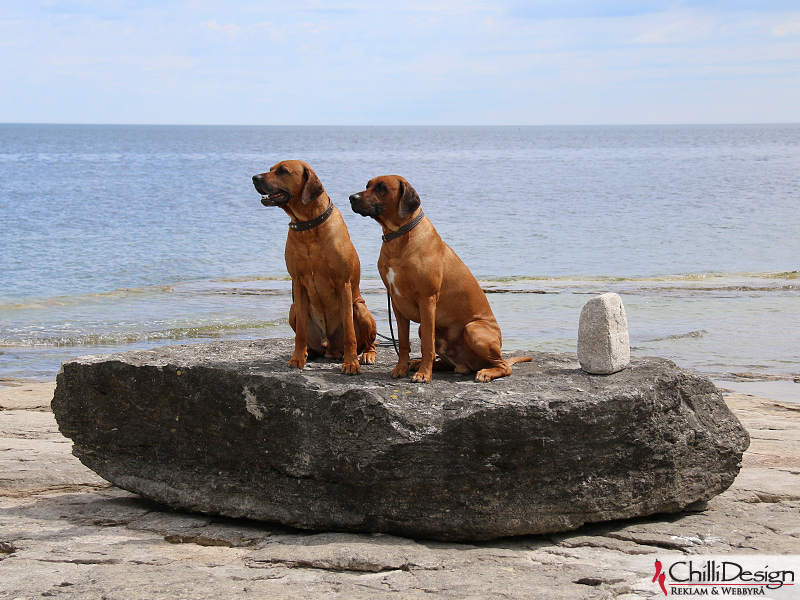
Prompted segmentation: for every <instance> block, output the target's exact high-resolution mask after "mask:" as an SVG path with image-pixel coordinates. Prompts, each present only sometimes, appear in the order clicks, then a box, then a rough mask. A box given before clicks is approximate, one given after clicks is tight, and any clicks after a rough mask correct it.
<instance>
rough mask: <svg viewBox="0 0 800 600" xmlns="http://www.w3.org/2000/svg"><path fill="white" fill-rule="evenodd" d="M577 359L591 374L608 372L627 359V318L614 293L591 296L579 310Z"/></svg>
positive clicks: (619, 369) (629, 354) (623, 364)
mask: <svg viewBox="0 0 800 600" xmlns="http://www.w3.org/2000/svg"><path fill="white" fill-rule="evenodd" d="M578 362H580V364H581V368H582V369H583V370H584V371H586V372H587V373H592V374H593V375H610V374H611V373H616V372H617V371H621V370H622V369H624V368H626V367H627V366H628V365H629V364H630V362H631V344H630V340H629V338H628V319H627V317H626V316H625V307H624V306H623V305H622V299H621V298H620V297H619V295H617V294H613V293H608V294H601V295H599V296H595V297H594V298H592V299H591V300H589V301H588V302H587V303H586V304H585V305H584V307H583V309H582V310H581V316H580V320H579V322H578Z"/></svg>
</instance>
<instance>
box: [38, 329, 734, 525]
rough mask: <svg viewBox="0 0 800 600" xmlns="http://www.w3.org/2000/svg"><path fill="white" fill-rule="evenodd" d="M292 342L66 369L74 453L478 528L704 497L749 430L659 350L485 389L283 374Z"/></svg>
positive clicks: (119, 470) (320, 504) (359, 514)
mask: <svg viewBox="0 0 800 600" xmlns="http://www.w3.org/2000/svg"><path fill="white" fill-rule="evenodd" d="M291 348H292V342H291V341H290V340H265V341H258V342H216V343H210V344H197V345H188V346H173V347H168V348H161V349H157V350H152V351H137V352H127V353H124V354H117V355H110V356H89V357H83V358H80V359H76V360H72V361H69V362H67V363H65V364H64V366H63V369H62V372H61V373H60V374H59V375H58V383H57V387H56V392H55V397H54V399H53V404H52V407H53V411H54V412H55V415H56V417H57V420H58V424H59V428H60V430H61V432H62V433H63V434H64V435H66V436H68V437H70V438H72V439H73V441H74V449H73V453H74V454H75V455H76V456H77V457H78V458H80V460H81V461H82V462H83V463H84V464H85V465H86V466H88V467H89V468H91V469H93V470H94V471H95V472H97V473H98V474H99V475H101V476H102V477H104V478H105V479H107V480H108V481H110V482H112V483H113V484H115V485H117V486H119V487H121V488H124V489H126V490H129V491H132V492H135V493H137V494H140V495H142V496H144V497H147V498H150V499H152V500H156V501H158V502H161V503H164V504H167V505H169V506H172V507H176V508H182V509H189V510H193V511H200V512H207V513H217V514H223V515H228V516H235V517H242V516H243V517H250V518H253V519H261V520H267V521H274V522H280V523H284V524H288V525H293V526H296V527H300V528H306V529H324V530H338V531H362V532H363V531H371V532H387V533H394V534H399V535H404V536H410V537H421V538H432V539H440V540H479V539H491V538H497V537H501V536H508V535H520V534H537V533H549V532H557V531H566V530H569V529H573V528H576V527H579V526H580V525H581V524H583V523H586V522H598V521H605V520H611V519H623V518H628V517H636V516H643V515H650V514H654V513H661V512H675V511H680V510H681V509H683V508H684V507H686V506H688V505H690V504H692V503H695V502H698V501H704V500H708V499H710V498H712V497H713V496H715V495H717V494H719V493H721V492H723V491H724V490H725V489H727V488H728V486H730V484H731V483H732V482H733V480H734V478H735V477H736V474H737V473H738V471H739V467H740V460H741V456H742V453H743V452H744V450H745V449H746V448H747V446H748V443H749V439H748V435H747V433H746V431H745V430H744V429H743V428H742V426H741V424H740V423H739V421H738V420H737V419H736V418H735V417H734V416H733V415H732V414H731V413H730V411H729V410H728V409H727V407H726V406H725V403H724V402H723V400H722V397H721V395H720V393H719V392H718V391H717V389H716V388H715V387H714V385H713V384H712V383H711V382H710V381H709V380H708V379H706V378H703V377H699V376H697V375H695V374H693V373H691V372H688V371H685V370H682V369H680V368H678V367H676V366H675V365H674V364H673V363H671V362H669V361H667V360H662V359H655V358H645V359H637V360H634V361H633V362H632V364H631V366H630V368H628V369H626V370H625V371H622V372H619V373H616V374H614V375H609V376H607V377H602V378H598V377H593V376H591V375H588V374H586V373H584V372H583V371H582V370H581V369H580V367H579V364H578V362H577V358H576V355H575V354H549V353H536V352H533V353H526V354H530V355H532V356H533V362H531V363H525V364H518V365H517V366H516V367H515V368H514V374H513V375H512V376H510V377H505V378H502V379H498V380H496V381H493V382H491V383H489V384H477V383H474V382H473V381H472V379H471V378H465V377H461V376H458V375H455V374H448V373H442V372H436V373H434V380H433V382H432V383H430V384H425V385H421V384H412V383H411V381H410V379H404V380H393V379H391V378H390V377H389V374H388V373H389V370H390V366H391V365H392V364H393V363H394V361H395V359H394V355H393V353H392V354H390V353H389V351H388V350H386V349H383V348H381V349H380V350H379V356H378V359H379V362H378V364H377V366H375V367H365V369H364V373H363V374H362V375H360V376H359V377H356V378H351V377H343V376H341V375H340V374H339V366H338V365H337V364H336V363H335V361H325V360H323V361H312V362H310V363H309V364H308V365H307V367H306V369H305V370H304V371H302V372H300V371H297V370H290V369H288V368H287V367H286V362H287V360H288V357H289V355H290V354H291Z"/></svg>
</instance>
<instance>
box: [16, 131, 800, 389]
mask: <svg viewBox="0 0 800 600" xmlns="http://www.w3.org/2000/svg"><path fill="white" fill-rule="evenodd" d="M284 158H299V159H302V160H305V161H306V162H308V163H309V164H311V166H312V167H313V168H314V169H315V170H316V172H317V174H318V175H319V176H320V179H321V180H322V182H323V184H324V185H325V187H326V190H327V191H328V193H329V194H330V195H331V197H332V199H333V201H334V202H335V203H336V204H337V205H338V206H339V208H340V209H341V210H342V212H343V214H344V217H345V220H346V221H347V224H348V227H349V229H350V234H351V237H352V238H353V241H354V243H355V245H356V248H357V250H358V252H359V255H360V257H361V262H362V271H363V277H364V282H363V288H364V291H365V298H366V300H367V303H368V305H369V306H370V308H371V309H372V310H373V312H374V313H375V315H376V319H377V320H378V321H379V331H381V332H382V333H388V325H386V314H387V312H386V306H385V302H386V301H385V296H384V295H383V288H382V285H381V283H380V280H379V278H378V273H377V268H376V261H377V256H378V252H379V248H380V230H379V227H378V225H377V224H376V223H375V222H374V221H372V220H371V219H364V218H362V217H360V216H358V215H356V214H355V213H352V212H351V211H350V209H349V205H348V202H347V197H348V196H349V195H350V194H351V193H353V192H355V191H359V190H361V189H363V187H364V185H365V183H366V181H367V180H368V179H370V178H371V177H373V176H375V175H379V174H387V173H396V174H400V175H403V176H405V177H406V178H407V179H408V180H409V181H410V182H411V184H412V185H413V186H414V187H415V188H416V189H417V191H418V192H419V194H420V197H421V198H422V203H423V207H424V209H425V212H426V214H427V215H428V216H429V217H430V219H431V220H432V221H433V223H434V225H435V226H436V227H437V229H438V230H439V232H440V234H441V235H442V237H443V238H444V239H445V241H447V242H448V243H449V244H450V245H451V246H452V247H453V248H454V249H455V250H456V252H457V253H458V254H459V255H460V256H461V258H462V259H463V260H464V261H465V262H466V263H467V265H468V266H469V267H470V268H471V269H472V271H473V273H474V274H475V275H476V276H477V277H478V278H479V279H480V280H481V281H482V282H483V283H484V287H485V288H486V289H487V290H488V291H490V292H497V293H492V294H491V295H490V296H489V299H490V302H491V303H492V306H493V307H494V310H495V314H496V316H497V317H498V320H499V321H500V324H501V326H502V327H503V332H504V340H505V343H504V346H505V347H506V348H507V349H514V348H517V349H534V350H574V347H575V337H576V332H577V320H578V315H579V313H580V309H581V307H582V306H583V304H584V303H585V302H586V301H587V300H588V299H589V297H591V295H592V294H595V293H600V292H604V291H615V292H617V293H619V294H620V295H621V296H622V297H623V301H624V302H625V306H626V309H627V313H628V320H629V326H630V332H631V338H632V344H633V346H634V353H638V354H653V355H658V356H665V357H668V358H672V359H673V360H675V361H676V362H678V363H679V364H681V365H683V366H687V367H690V368H694V369H698V370H701V371H703V372H706V373H711V374H715V375H717V376H721V375H723V374H726V373H732V372H741V371H755V372H759V373H765V374H773V375H780V376H786V377H800V335H798V322H799V321H800V281H798V278H797V277H798V273H797V271H798V269H800V210H799V209H800V125H764V126H659V127H522V128H516V127H504V128H495V127H478V128H469V127H463V128H462V127H449V128H433V127H420V128H404V127H380V128H369V127H160V126H153V127H144V126H67V125H64V126H58V125H0V352H2V354H0V377H2V376H6V377H8V376H12V377H35V378H52V377H53V376H54V375H55V373H56V372H57V370H58V368H59V365H60V362H61V361H63V360H65V359H67V358H69V357H72V356H76V355H81V354H93V353H99V352H107V351H108V352H110V351H115V352H116V351H120V350H124V349H128V348H141V347H153V346H156V345H161V344H167V343H176V342H180V343H188V342H194V341H201V340H206V339H209V338H257V337H269V336H284V335H290V334H291V330H290V329H289V327H288V324H287V322H286V315H287V313H288V306H289V303H290V296H289V283H288V282H287V281H286V280H285V277H286V269H285V265H284V262H283V245H284V241H285V239H286V231H287V227H286V222H287V217H286V216H285V215H284V213H283V212H282V211H280V210H279V209H268V208H264V207H263V206H261V204H260V201H259V199H260V198H259V195H258V194H257V193H256V192H255V190H254V189H253V188H252V184H251V181H250V178H251V176H252V175H253V174H254V173H257V172H261V171H264V170H266V169H267V168H268V167H269V166H270V165H272V164H274V163H275V162H277V161H279V160H282V159H284ZM789 381H791V379H790V380H789ZM798 388H800V385H799V386H798ZM798 395H800V394H798Z"/></svg>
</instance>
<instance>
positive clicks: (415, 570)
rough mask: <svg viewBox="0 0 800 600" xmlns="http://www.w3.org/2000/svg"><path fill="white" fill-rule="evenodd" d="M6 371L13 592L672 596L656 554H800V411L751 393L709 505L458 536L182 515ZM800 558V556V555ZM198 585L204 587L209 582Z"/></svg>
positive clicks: (0, 414)
mask: <svg viewBox="0 0 800 600" xmlns="http://www.w3.org/2000/svg"><path fill="white" fill-rule="evenodd" d="M9 383H10V382H9V381H7V380H6V381H3V382H0V384H2V385H1V386H0V473H3V475H2V477H0V598H20V597H22V598H30V597H39V596H58V597H61V598H67V599H71V598H75V599H78V598H80V599H81V600H83V599H97V600H100V599H101V598H115V599H116V598H125V599H126V600H145V599H146V600H152V599H157V598H158V599H160V598H164V599H166V598H170V599H171V600H172V599H176V598H179V599H180V598H186V599H187V600H188V599H190V598H196V597H197V592H196V590H197V589H203V590H204V591H203V597H204V598H208V599H217V598H219V599H220V600H222V599H226V600H227V599H230V598H248V597H269V598H287V599H288V598H303V597H342V598H348V599H361V598H376V597H383V595H385V594H389V593H391V594H392V597H396V598H400V599H406V598H423V597H431V595H432V594H433V595H436V596H440V597H444V598H469V597H472V598H487V597H507V598H520V599H522V598H526V599H528V598H531V597H536V596H540V597H547V598H564V599H565V600H566V599H574V598H587V599H588V598H621V599H623V600H633V599H635V598H658V597H662V596H663V593H662V592H661V590H660V589H659V588H658V586H657V585H654V584H653V583H652V577H653V564H654V561H655V560H660V561H662V562H664V561H667V560H669V559H672V558H675V559H676V560H677V559H678V558H679V557H682V556H699V555H720V556H722V555H726V556H733V555H736V556H742V555H749V556H751V557H752V556H758V555H796V556H798V557H800V443H798V442H800V408H799V407H797V406H796V405H794V404H793V403H787V402H780V401H777V400H774V399H770V398H758V397H755V396H749V395H744V394H737V393H728V394H725V401H726V403H727V404H728V406H729V407H730V408H731V410H733V412H734V413H735V414H736V416H737V417H738V418H739V419H740V421H742V423H743V424H744V425H745V427H746V428H747V430H748V432H749V433H750V436H751V445H750V448H749V449H748V450H747V452H746V453H745V455H744V457H743V460H742V469H741V471H740V473H739V476H738V477H737V479H736V480H735V482H734V484H733V485H732V486H731V488H729V489H728V490H727V491H726V492H724V493H723V494H721V495H720V496H717V497H715V498H713V499H712V500H710V501H709V502H708V503H707V505H705V506H701V507H698V508H697V509H696V512H684V513H680V514H669V515H655V516H652V517H647V518H640V519H632V520H628V521H615V522H609V523H600V524H593V525H585V526H583V527H581V528H580V529H577V530H575V531H571V532H566V533H561V534H557V535H545V536H524V537H520V538H506V539H500V540H494V541H491V542H483V543H478V544H444V543H431V542H426V541H424V540H411V539H405V538H398V537H394V536H387V535H366V534H338V533H321V532H308V531H297V530H293V529H290V528H286V527H281V526H276V525H271V524H267V523H259V522H255V521H247V520H236V519H225V518H220V517H214V516H209V515H202V514H192V513H184V512H176V511H171V510H168V509H166V508H164V507H162V506H159V505H156V504H154V503H152V502H148V501H144V500H141V499H139V498H138V497H136V496H135V495H133V494H131V493H128V492H125V491H123V490H120V489H118V488H116V487H113V486H111V485H110V484H108V483H107V482H106V481H104V480H103V479H101V478H100V477H98V476H97V475H96V474H94V473H93V472H92V471H90V470H89V469H87V468H86V467H84V466H83V465H82V464H81V463H80V462H79V461H78V460H77V459H76V458H75V457H73V456H72V454H71V442H70V441H69V440H68V439H66V438H64V437H63V436H61V434H60V433H59V432H58V429H57V426H56V423H55V419H54V417H53V414H52V412H50V400H51V399H52V395H53V389H54V387H55V382H24V381H20V380H16V381H14V382H13V383H14V384H15V385H9ZM796 563H797V561H796V560H795V564H796ZM193 590H194V591H193Z"/></svg>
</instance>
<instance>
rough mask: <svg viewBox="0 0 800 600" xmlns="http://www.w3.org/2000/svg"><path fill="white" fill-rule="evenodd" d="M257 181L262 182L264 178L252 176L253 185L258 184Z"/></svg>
mask: <svg viewBox="0 0 800 600" xmlns="http://www.w3.org/2000/svg"><path fill="white" fill-rule="evenodd" d="M259 181H264V177H262V176H261V175H253V183H258V182H259Z"/></svg>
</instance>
